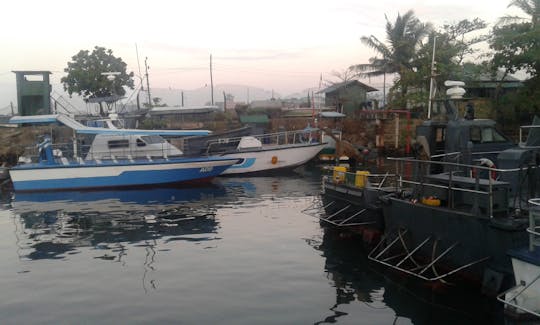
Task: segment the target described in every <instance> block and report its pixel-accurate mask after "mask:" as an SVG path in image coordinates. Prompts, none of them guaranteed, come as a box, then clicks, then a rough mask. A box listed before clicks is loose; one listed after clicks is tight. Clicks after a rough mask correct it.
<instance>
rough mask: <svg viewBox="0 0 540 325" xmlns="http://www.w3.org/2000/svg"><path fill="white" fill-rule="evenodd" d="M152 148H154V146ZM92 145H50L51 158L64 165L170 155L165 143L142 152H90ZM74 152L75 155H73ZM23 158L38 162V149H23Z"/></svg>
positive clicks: (70, 143) (122, 150)
mask: <svg viewBox="0 0 540 325" xmlns="http://www.w3.org/2000/svg"><path fill="white" fill-rule="evenodd" d="M154 146H156V145H155V144H154ZM91 147H92V145H82V144H78V145H77V146H75V147H74V146H73V143H72V142H69V143H55V144H53V145H51V148H52V152H53V157H54V159H56V160H58V161H59V162H60V163H63V164H66V163H67V161H69V160H73V161H77V162H81V161H82V160H86V161H88V160H113V161H114V160H118V159H125V160H132V159H133V158H148V159H152V158H168V157H170V156H172V155H171V150H170V147H169V146H168V145H167V143H163V144H162V145H161V146H160V147H157V146H156V147H155V148H152V149H149V148H148V147H146V148H145V149H144V150H136V149H134V148H132V147H129V148H112V149H114V150H100V151H92V150H90V149H91ZM75 151H76V153H75ZM24 157H25V158H28V159H29V160H30V161H31V162H34V163H35V162H38V161H39V148H38V147H37V146H32V147H26V148H25V154H24Z"/></svg>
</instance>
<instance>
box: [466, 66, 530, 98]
mask: <svg viewBox="0 0 540 325" xmlns="http://www.w3.org/2000/svg"><path fill="white" fill-rule="evenodd" d="M520 87H523V82H522V81H521V80H519V79H517V78H515V77H512V76H509V75H507V76H505V75H504V73H503V71H497V74H496V75H493V74H490V73H486V74H481V75H480V76H479V77H477V78H475V79H474V80H472V81H468V82H467V84H466V85H465V90H466V91H467V97H472V98H495V94H496V92H497V91H498V92H499V95H504V94H506V93H509V92H513V91H516V90H517V89H518V88H520Z"/></svg>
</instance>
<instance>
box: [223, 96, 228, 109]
mask: <svg viewBox="0 0 540 325" xmlns="http://www.w3.org/2000/svg"><path fill="white" fill-rule="evenodd" d="M226 110H227V95H225V92H223V111H224V112H225V111H226Z"/></svg>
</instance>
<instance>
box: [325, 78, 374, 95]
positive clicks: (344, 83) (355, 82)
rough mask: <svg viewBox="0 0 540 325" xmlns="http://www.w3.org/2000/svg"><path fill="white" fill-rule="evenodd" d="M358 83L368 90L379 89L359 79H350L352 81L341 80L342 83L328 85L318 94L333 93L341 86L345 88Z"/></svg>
mask: <svg viewBox="0 0 540 325" xmlns="http://www.w3.org/2000/svg"><path fill="white" fill-rule="evenodd" d="M355 84H356V85H358V86H360V87H363V88H365V89H366V91H367V92H372V91H378V89H376V88H373V87H371V86H368V85H366V84H365V83H362V82H360V81H358V80H350V81H344V82H340V83H337V84H333V85H332V86H330V87H327V88H325V89H323V90H321V91H318V92H317V94H321V93H324V94H325V93H331V92H334V91H336V90H338V89H340V88H345V87H347V86H351V85H355Z"/></svg>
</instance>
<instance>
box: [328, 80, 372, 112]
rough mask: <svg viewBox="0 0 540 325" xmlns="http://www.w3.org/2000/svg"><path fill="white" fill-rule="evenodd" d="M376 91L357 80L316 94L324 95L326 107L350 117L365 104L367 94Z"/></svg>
mask: <svg viewBox="0 0 540 325" xmlns="http://www.w3.org/2000/svg"><path fill="white" fill-rule="evenodd" d="M372 91H378V89H376V88H373V87H371V86H368V85H366V84H364V83H362V82H360V81H358V80H350V81H345V82H341V83H337V84H334V85H332V86H330V87H328V88H325V89H323V90H321V91H319V92H318V93H319V94H320V93H324V95H325V100H324V104H325V105H326V106H333V107H336V109H337V111H338V112H341V113H344V114H346V115H352V114H354V112H355V111H356V110H358V109H361V108H362V107H363V105H364V104H365V103H366V102H367V93H369V92H372Z"/></svg>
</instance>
